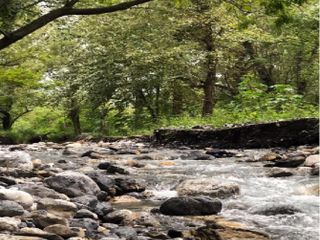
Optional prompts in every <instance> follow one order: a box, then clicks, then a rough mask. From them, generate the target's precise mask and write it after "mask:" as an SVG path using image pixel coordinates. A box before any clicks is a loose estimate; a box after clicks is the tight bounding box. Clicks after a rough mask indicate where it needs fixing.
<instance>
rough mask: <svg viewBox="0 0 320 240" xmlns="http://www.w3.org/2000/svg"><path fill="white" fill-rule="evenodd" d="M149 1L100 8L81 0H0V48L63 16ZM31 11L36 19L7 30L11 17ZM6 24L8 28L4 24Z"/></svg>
mask: <svg viewBox="0 0 320 240" xmlns="http://www.w3.org/2000/svg"><path fill="white" fill-rule="evenodd" d="M150 1H151V0H131V1H128V2H121V3H118V4H114V5H110V6H102V7H94V4H93V3H92V2H91V1H81V0H65V1H62V0H56V1H47V0H43V1H38V0H37V1H33V0H30V1H25V2H24V3H21V1H18V2H16V1H14V0H13V1H1V2H0V12H1V13H3V14H2V15H1V17H0V22H1V23H2V24H1V26H2V27H5V29H0V33H1V34H2V35H3V37H2V38H1V39H0V50H1V49H4V48H6V47H8V46H10V45H11V44H13V43H15V42H17V41H18V40H20V39H22V38H24V37H25V36H28V35H30V34H31V33H33V32H34V31H36V30H38V29H40V28H41V27H43V26H45V25H47V24H48V23H50V22H52V21H54V20H56V19H58V18H61V17H64V16H75V15H97V14H105V13H112V12H117V11H122V10H126V9H129V8H131V7H134V6H136V5H139V4H142V3H146V2H150ZM77 4H78V5H81V6H83V7H80V8H76V7H75V5H77ZM30 9H31V11H34V14H35V15H36V16H38V17H37V18H36V19H33V20H31V21H30V22H27V23H25V25H24V26H22V27H19V28H18V29H16V30H13V31H8V32H7V30H9V29H10V28H11V29H12V25H14V23H13V22H14V20H15V19H16V17H17V16H18V15H25V14H26V15H27V19H28V20H29V18H30V16H29V15H30V14H28V11H30ZM46 9H50V10H49V12H48V13H46V14H41V12H44V11H45V10H46ZM8 26H10V27H8Z"/></svg>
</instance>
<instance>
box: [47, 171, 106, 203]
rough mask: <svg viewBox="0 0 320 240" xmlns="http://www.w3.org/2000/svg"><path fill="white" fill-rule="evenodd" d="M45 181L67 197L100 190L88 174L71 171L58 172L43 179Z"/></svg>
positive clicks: (89, 193)
mask: <svg viewBox="0 0 320 240" xmlns="http://www.w3.org/2000/svg"><path fill="white" fill-rule="evenodd" d="M45 183H46V184H47V185H48V186H49V187H50V188H52V189H54V190H56V191H57V192H60V193H64V194H66V195H67V196H68V197H78V196H83V195H96V194H98V193H99V192H100V189H99V187H98V185H97V184H96V183H95V182H94V181H93V180H92V179H91V178H89V177H88V176H86V175H84V174H82V173H78V172H72V171H66V172H62V173H59V174H57V175H55V176H52V177H49V178H46V179H45Z"/></svg>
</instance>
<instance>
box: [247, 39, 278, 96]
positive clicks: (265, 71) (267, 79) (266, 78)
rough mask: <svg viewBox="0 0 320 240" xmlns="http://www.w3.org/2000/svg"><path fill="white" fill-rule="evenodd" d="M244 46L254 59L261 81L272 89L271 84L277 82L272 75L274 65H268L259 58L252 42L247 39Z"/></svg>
mask: <svg viewBox="0 0 320 240" xmlns="http://www.w3.org/2000/svg"><path fill="white" fill-rule="evenodd" d="M243 47H244V49H245V51H246V53H247V55H248V56H249V57H250V59H251V60H252V61H253V67H254V70H255V71H256V73H257V74H258V76H259V78H260V80H261V82H262V83H263V84H265V85H267V86H268V90H271V86H272V85H274V84H275V82H274V80H273V77H272V69H273V67H272V66H270V67H267V66H265V65H264V64H263V63H261V62H260V61H258V60H257V58H258V56H257V53H256V51H255V49H254V47H253V44H252V42H249V41H246V42H243Z"/></svg>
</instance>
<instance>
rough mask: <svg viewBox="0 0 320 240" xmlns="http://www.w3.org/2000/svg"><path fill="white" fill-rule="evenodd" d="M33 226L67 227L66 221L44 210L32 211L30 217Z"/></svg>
mask: <svg viewBox="0 0 320 240" xmlns="http://www.w3.org/2000/svg"><path fill="white" fill-rule="evenodd" d="M31 218H32V219H33V222H34V224H35V225H36V226H37V227H39V228H45V227H47V226H50V225H53V224H61V225H66V226H67V225H68V224H69V223H68V220H67V219H65V218H62V217H59V216H56V215H54V214H52V213H48V212H47V211H45V210H38V211H34V212H33V213H32V215H31Z"/></svg>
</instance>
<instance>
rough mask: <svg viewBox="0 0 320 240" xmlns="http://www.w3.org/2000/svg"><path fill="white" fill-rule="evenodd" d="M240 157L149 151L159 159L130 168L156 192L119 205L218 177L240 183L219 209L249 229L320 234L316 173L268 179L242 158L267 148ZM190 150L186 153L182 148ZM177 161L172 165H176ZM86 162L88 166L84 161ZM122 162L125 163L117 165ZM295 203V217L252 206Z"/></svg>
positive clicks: (290, 239) (301, 238)
mask: <svg viewBox="0 0 320 240" xmlns="http://www.w3.org/2000/svg"><path fill="white" fill-rule="evenodd" d="M234 151H235V152H237V153H238V154H240V155H239V156H238V157H231V158H219V159H214V160H192V159H189V160H181V159H179V158H178V159H175V160H170V163H171V164H169V165H171V166H165V165H168V164H162V163H163V161H169V159H171V157H172V156H175V155H178V154H180V153H181V151H180V150H172V149H170V150H169V149H151V153H149V154H148V155H150V156H156V157H155V158H156V159H158V160H139V163H143V164H145V165H146V166H145V167H144V168H136V169H133V168H130V169H129V168H128V169H129V170H130V173H131V175H133V176H134V177H135V178H136V179H143V180H145V181H146V183H147V186H148V187H147V188H148V191H149V192H151V193H152V196H151V197H150V198H149V199H148V200H146V201H144V202H142V203H141V202H140V203H129V204H122V205H119V206H118V207H124V208H127V209H128V208H130V209H133V210H139V209H142V208H146V207H155V206H159V204H160V203H161V202H162V201H163V200H165V199H167V198H169V197H173V196H177V192H176V191H175V187H176V186H177V184H179V183H180V182H181V181H182V180H184V179H190V178H195V179H201V178H208V177H214V178H215V179H217V180H219V181H221V182H232V183H237V184H238V185H239V186H240V195H237V196H235V197H231V198H228V199H223V200H222V202H223V210H222V212H221V213H220V215H221V216H223V217H224V218H226V219H229V220H235V221H237V222H240V223H243V224H245V225H246V226H247V227H248V228H251V229H255V230H259V231H264V232H266V233H268V234H270V235H271V237H272V238H273V239H277V240H313V239H314V240H315V239H318V236H319V197H318V196H316V195H310V194H308V192H306V190H305V189H306V188H308V187H310V186H314V185H318V184H319V182H318V181H319V180H318V177H316V176H309V174H296V175H294V176H290V177H284V178H270V177H266V171H267V170H268V169H267V168H265V167H263V164H261V163H257V162H250V163H249V162H243V161H242V160H244V159H248V158H251V159H254V158H255V159H256V158H258V157H259V156H261V155H262V154H264V153H266V152H267V151H268V150H267V149H265V150H245V151H240V150H234ZM184 152H186V151H184ZM30 153H31V154H32V155H33V156H34V157H37V158H40V159H42V160H48V162H56V161H57V160H59V159H69V160H71V161H73V162H74V164H75V166H76V165H77V164H78V165H79V164H80V163H82V164H83V161H84V160H83V158H82V159H80V158H74V157H70V156H63V155H62V154H61V150H51V151H47V150H46V151H39V150H38V151H30ZM131 158H133V156H132V155H121V156H120V157H119V160H117V161H118V162H119V163H121V162H122V163H123V162H124V161H126V160H128V159H131ZM173 164H174V165H173ZM83 165H84V166H85V164H83ZM119 165H120V166H121V164H119ZM279 204H281V205H293V206H295V207H296V208H298V209H300V210H301V212H298V213H295V214H293V215H272V216H265V215H259V214H254V213H253V212H254V211H253V210H254V209H257V208H259V207H263V206H269V205H272V206H277V205H279Z"/></svg>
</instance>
